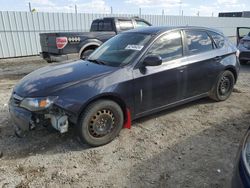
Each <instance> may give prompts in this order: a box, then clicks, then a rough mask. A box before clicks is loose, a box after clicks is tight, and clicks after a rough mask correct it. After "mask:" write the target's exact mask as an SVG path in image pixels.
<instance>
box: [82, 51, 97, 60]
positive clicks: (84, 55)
mask: <svg viewBox="0 0 250 188" xmlns="http://www.w3.org/2000/svg"><path fill="white" fill-rule="evenodd" d="M94 50H95V49H89V50H86V51H83V52H82V53H81V56H80V57H81V59H86V58H88V57H89V55H90V54H92V52H93V51H94Z"/></svg>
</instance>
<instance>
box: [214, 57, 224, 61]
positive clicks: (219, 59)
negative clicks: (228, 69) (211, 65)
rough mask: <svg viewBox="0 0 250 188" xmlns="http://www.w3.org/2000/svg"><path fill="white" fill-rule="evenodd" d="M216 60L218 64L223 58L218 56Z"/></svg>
mask: <svg viewBox="0 0 250 188" xmlns="http://www.w3.org/2000/svg"><path fill="white" fill-rule="evenodd" d="M214 59H215V61H216V62H220V61H221V59H222V57H221V56H217V57H215V58H214Z"/></svg>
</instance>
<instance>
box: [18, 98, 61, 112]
mask: <svg viewBox="0 0 250 188" xmlns="http://www.w3.org/2000/svg"><path fill="white" fill-rule="evenodd" d="M57 98H58V97H41V98H40V97H39V98H24V99H23V100H22V102H21V104H20V107H22V108H26V109H27V110H30V111H32V112H33V111H41V110H45V109H47V108H49V107H50V106H51V105H52V104H53V103H54V102H55V100H56V99H57Z"/></svg>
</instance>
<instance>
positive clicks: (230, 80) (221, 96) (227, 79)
mask: <svg viewBox="0 0 250 188" xmlns="http://www.w3.org/2000/svg"><path fill="white" fill-rule="evenodd" d="M234 83H235V78H234V75H233V73H232V72H231V71H228V70H227V71H224V72H223V73H222V74H221V75H220V76H219V78H218V80H217V82H216V84H215V86H214V87H213V89H212V91H211V93H210V98H212V99H214V100H216V101H224V100H226V99H228V98H229V97H230V95H231V93H232V91H233V87H234Z"/></svg>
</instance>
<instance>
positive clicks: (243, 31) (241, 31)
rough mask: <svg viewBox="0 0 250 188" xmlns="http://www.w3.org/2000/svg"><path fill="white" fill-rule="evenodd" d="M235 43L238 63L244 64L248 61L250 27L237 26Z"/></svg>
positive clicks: (249, 58) (249, 55)
mask: <svg viewBox="0 0 250 188" xmlns="http://www.w3.org/2000/svg"><path fill="white" fill-rule="evenodd" d="M237 39H238V40H237V43H238V49H239V60H240V63H242V64H245V63H247V62H248V61H250V28H249V27H239V28H237Z"/></svg>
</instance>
